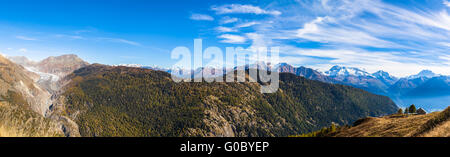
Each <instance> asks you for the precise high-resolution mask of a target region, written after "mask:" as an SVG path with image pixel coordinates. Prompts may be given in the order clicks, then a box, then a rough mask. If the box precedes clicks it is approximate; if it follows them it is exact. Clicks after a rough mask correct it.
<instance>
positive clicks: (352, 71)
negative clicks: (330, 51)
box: [325, 66, 371, 77]
mask: <svg viewBox="0 0 450 157" xmlns="http://www.w3.org/2000/svg"><path fill="white" fill-rule="evenodd" d="M325 74H326V75H328V76H331V77H333V76H371V75H370V74H369V73H368V72H366V71H363V70H361V69H358V68H354V67H341V66H333V67H332V68H331V69H330V70H329V71H326V72H325Z"/></svg>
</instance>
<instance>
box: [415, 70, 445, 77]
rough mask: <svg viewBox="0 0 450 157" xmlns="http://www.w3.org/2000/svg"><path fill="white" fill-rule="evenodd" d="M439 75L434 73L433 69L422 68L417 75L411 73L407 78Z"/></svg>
mask: <svg viewBox="0 0 450 157" xmlns="http://www.w3.org/2000/svg"><path fill="white" fill-rule="evenodd" d="M438 76H441V75H439V74H435V73H434V72H433V71H431V70H422V71H421V72H419V73H418V74H417V75H411V76H409V77H408V79H415V78H421V77H425V78H433V77H438Z"/></svg>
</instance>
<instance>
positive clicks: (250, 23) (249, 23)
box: [236, 21, 260, 28]
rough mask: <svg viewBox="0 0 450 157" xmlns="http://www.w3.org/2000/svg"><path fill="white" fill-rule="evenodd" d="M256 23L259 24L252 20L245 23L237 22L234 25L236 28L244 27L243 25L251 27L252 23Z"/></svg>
mask: <svg viewBox="0 0 450 157" xmlns="http://www.w3.org/2000/svg"><path fill="white" fill-rule="evenodd" d="M257 24H260V23H259V22H255V21H252V22H245V23H241V24H238V25H236V27H237V28H245V27H251V26H254V25H257Z"/></svg>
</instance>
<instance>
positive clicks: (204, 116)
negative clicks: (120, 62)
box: [55, 64, 397, 137]
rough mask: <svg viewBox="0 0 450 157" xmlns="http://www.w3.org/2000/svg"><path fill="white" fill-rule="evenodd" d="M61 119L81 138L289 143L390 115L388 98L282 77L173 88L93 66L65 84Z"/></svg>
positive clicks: (165, 81)
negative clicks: (270, 88)
mask: <svg viewBox="0 0 450 157" xmlns="http://www.w3.org/2000/svg"><path fill="white" fill-rule="evenodd" d="M68 79H70V80H71V83H70V84H68V85H67V86H66V88H65V89H64V91H65V92H63V94H62V96H63V97H65V103H64V104H63V105H64V106H62V107H61V106H59V107H55V108H57V109H61V110H62V111H60V112H59V113H61V114H64V115H65V116H67V117H72V118H73V119H74V120H75V122H76V123H77V124H78V125H79V130H80V133H81V135H82V136H244V137H247V136H288V135H292V134H299V133H305V132H309V131H312V130H316V129H318V128H321V127H323V126H328V125H330V124H331V123H332V122H335V123H338V124H348V123H350V122H352V121H355V120H357V119H359V118H361V117H366V116H380V115H386V114H390V113H394V112H395V111H396V110H397V107H396V105H395V104H394V103H393V102H392V101H391V100H390V99H389V98H387V97H384V96H378V95H373V94H370V93H368V92H365V91H363V90H360V89H356V88H352V87H348V86H342V85H332V84H326V83H322V82H318V81H311V80H308V79H305V78H303V77H299V76H295V75H293V74H288V73H281V74H280V79H281V82H280V90H279V91H278V92H276V93H273V94H261V93H260V85H259V84H258V83H206V82H202V83H175V82H173V81H172V80H171V77H170V74H168V73H166V72H161V71H153V70H148V69H139V68H128V67H109V66H104V65H98V64H94V65H90V66H88V67H85V68H81V69H79V70H77V71H75V72H74V73H73V74H72V75H70V76H69V77H68Z"/></svg>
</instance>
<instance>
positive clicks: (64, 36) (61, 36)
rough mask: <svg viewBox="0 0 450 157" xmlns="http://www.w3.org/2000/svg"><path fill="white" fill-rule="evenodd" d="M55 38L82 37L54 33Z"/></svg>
mask: <svg viewBox="0 0 450 157" xmlns="http://www.w3.org/2000/svg"><path fill="white" fill-rule="evenodd" d="M55 37H57V38H68V39H84V37H82V36H80V35H65V34H56V35H55Z"/></svg>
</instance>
